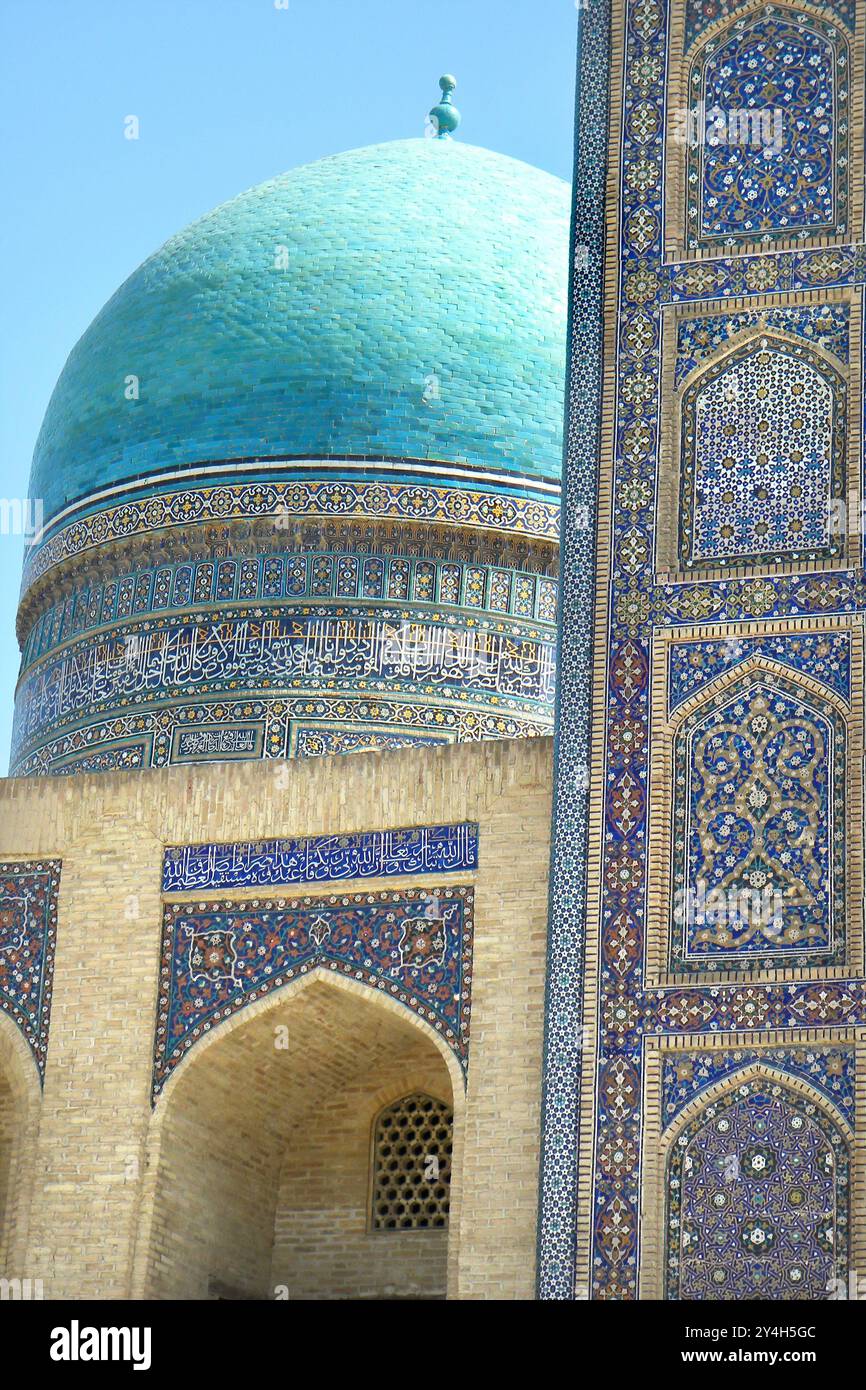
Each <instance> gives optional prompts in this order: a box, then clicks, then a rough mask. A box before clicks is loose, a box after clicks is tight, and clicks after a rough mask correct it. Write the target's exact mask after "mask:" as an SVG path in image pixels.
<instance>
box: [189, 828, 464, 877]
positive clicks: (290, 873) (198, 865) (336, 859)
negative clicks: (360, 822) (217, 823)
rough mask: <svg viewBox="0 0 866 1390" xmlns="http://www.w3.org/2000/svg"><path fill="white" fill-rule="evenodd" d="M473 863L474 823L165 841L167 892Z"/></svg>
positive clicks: (448, 869) (443, 869) (451, 868)
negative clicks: (213, 841) (297, 836)
mask: <svg viewBox="0 0 866 1390" xmlns="http://www.w3.org/2000/svg"><path fill="white" fill-rule="evenodd" d="M477 868H478V826H477V824H476V823H474V822H472V821H463V822H461V823H460V824H458V825H423V826H415V827H412V828H411V829H408V830H371V831H367V832H365V833H362V834H354V835H311V836H308V837H306V838H305V839H301V840H260V841H258V842H249V841H246V842H243V843H239V844H225V845H170V846H168V847H167V848H166V851H165V854H164V855H163V861H162V891H163V892H164V893H186V892H191V893H194V892H203V891H204V890H205V889H217V890H231V889H235V888H271V887H275V886H282V885H284V884H290V883H322V882H329V883H330V882H333V881H335V880H337V879H349V878H390V877H391V876H392V875H394V874H442V873H444V874H450V873H460V872H462V871H463V870H464V869H477Z"/></svg>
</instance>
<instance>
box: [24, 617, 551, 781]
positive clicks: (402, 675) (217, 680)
mask: <svg viewBox="0 0 866 1390" xmlns="http://www.w3.org/2000/svg"><path fill="white" fill-rule="evenodd" d="M552 636H553V633H552V630H551V628H550V627H549V626H539V625H535V624H532V623H522V622H520V621H518V620H515V619H511V618H505V617H498V616H496V615H493V614H490V613H478V614H468V613H466V612H464V613H461V614H454V613H450V614H449V613H448V612H443V611H441V610H438V609H436V608H433V607H432V605H431V606H430V607H429V608H424V607H421V608H392V607H387V608H386V607H381V608H380V607H378V606H366V605H358V606H355V607H352V606H346V607H342V606H340V607H338V606H336V605H331V606H330V607H329V608H327V609H325V610H322V609H321V608H319V607H317V606H294V605H291V606H290V605H282V604H273V605H270V606H265V607H260V608H238V609H233V610H230V611H229V612H227V613H223V612H220V611H218V610H217V611H210V612H208V611H198V612H197V611H195V610H193V611H190V612H186V613H183V614H180V615H177V616H176V617H174V616H172V617H168V616H158V617H152V618H143V619H140V620H139V621H137V622H135V623H126V624H124V625H122V626H118V627H114V628H110V629H107V630H104V631H99V632H96V633H94V634H92V635H91V636H89V637H81V638H78V639H76V640H75V641H74V642H70V643H68V644H67V645H66V646H63V647H61V648H59V649H58V650H57V651H56V652H52V653H51V654H50V655H48V656H45V657H43V658H42V659H41V660H40V661H39V662H37V663H36V664H35V665H33V666H31V667H30V669H29V671H27V672H26V673H25V674H24V675H23V676H22V678H21V680H20V682H19V685H18V689H17V691H16V701H15V721H14V731H13V741H12V754H11V763H12V766H13V767H14V768H15V771H16V775H20V772H19V769H20V767H21V765H22V764H24V763H25V762H26V760H27V759H28V758H29V755H30V753H31V752H32V751H34V749H35V747H36V746H38V745H41V744H43V743H44V742H45V741H46V740H47V738H48V737H49V736H53V737H55V738H56V737H57V736H58V734H59V733H60V732H61V731H62V730H63V729H66V728H69V727H80V726H81V725H85V724H93V723H94V722H95V721H96V720H97V719H98V718H99V717H100V716H104V717H106V718H108V717H111V716H115V717H117V716H119V715H122V714H125V713H127V712H128V711H130V710H139V711H141V712H142V713H144V712H145V711H153V713H154V714H155V715H156V716H157V718H159V716H160V715H161V714H163V713H167V714H168V715H169V721H170V720H171V715H172V713H173V712H174V711H176V708H177V705H178V702H179V701H180V700H182V699H183V698H189V697H190V696H193V697H198V698H199V699H205V698H208V699H210V700H212V701H213V703H214V704H215V705H219V704H220V702H221V699H225V698H227V697H231V696H234V697H237V696H239V695H241V694H243V693H247V694H248V695H249V697H250V699H254V698H255V697H256V696H257V695H259V694H260V693H261V692H262V691H265V690H266V691H267V692H268V694H269V695H271V696H277V695H284V696H286V697H293V698H298V697H300V696H303V695H304V694H306V695H308V696H315V695H316V694H319V693H324V692H325V691H335V692H336V691H342V692H344V693H345V694H346V695H347V696H349V697H353V696H358V695H362V694H363V693H364V692H367V693H368V694H369V695H370V696H373V697H375V696H379V697H389V698H390V699H391V700H393V701H394V702H395V703H396V704H398V706H402V707H403V708H404V709H405V708H406V707H407V706H409V705H411V704H413V703H414V701H415V699H416V698H417V697H418V696H419V695H423V696H425V697H427V698H430V699H432V700H433V701H435V702H436V703H438V704H439V705H440V707H441V708H442V709H443V713H444V710H445V709H447V707H448V706H449V705H450V704H451V703H452V702H453V701H459V700H460V699H461V697H462V696H467V697H468V698H469V699H470V700H471V701H472V702H473V703H474V704H475V705H477V706H480V708H481V709H484V708H485V707H486V708H487V709H488V710H493V709H496V710H502V711H506V710H510V711H512V712H514V713H515V714H523V713H525V714H528V715H530V716H532V715H535V716H536V717H538V718H540V719H541V720H542V721H544V720H545V716H547V719H548V721H549V719H550V709H551V706H552V703H553V693H554V680H555V661H554V649H553V642H552ZM401 695H402V697H403V698H402V700H401V699H400V698H399V697H400V696H401ZM308 712H309V713H312V710H310V711H308ZM163 722H164V723H165V721H163ZM346 722H348V721H346Z"/></svg>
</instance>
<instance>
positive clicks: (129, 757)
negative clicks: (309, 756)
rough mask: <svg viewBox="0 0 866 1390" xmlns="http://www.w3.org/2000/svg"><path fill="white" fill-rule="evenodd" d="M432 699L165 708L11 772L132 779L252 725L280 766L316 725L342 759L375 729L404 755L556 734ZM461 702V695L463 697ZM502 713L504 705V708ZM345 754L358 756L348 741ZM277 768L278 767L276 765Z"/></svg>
mask: <svg viewBox="0 0 866 1390" xmlns="http://www.w3.org/2000/svg"><path fill="white" fill-rule="evenodd" d="M434 694H435V692H434V691H432V690H430V689H429V688H428V687H422V688H421V690H420V691H419V692H418V697H417V698H414V699H410V700H407V701H406V703H405V704H404V703H401V702H400V701H399V700H395V699H387V698H383V697H382V696H379V695H374V694H370V695H367V696H363V695H353V694H351V693H346V694H344V695H327V694H323V693H321V692H317V691H310V692H308V693H307V694H306V695H301V696H292V697H291V698H288V697H284V696H275V697H273V698H270V699H262V698H260V697H259V696H251V697H249V698H246V699H232V700H229V699H225V698H219V697H216V696H214V697H213V698H212V699H210V700H206V701H202V702H198V701H195V700H190V699H189V698H188V697H187V698H178V699H177V700H173V701H172V703H171V704H170V705H168V706H162V707H159V706H157V707H156V708H155V709H151V710H146V711H143V712H142V711H138V712H136V713H131V714H130V713H123V714H118V713H116V712H115V713H113V714H111V715H109V716H107V717H103V718H100V719H96V720H93V721H92V722H89V723H87V724H85V725H83V727H77V728H73V729H69V730H67V731H65V732H63V733H58V734H57V735H56V736H55V737H53V738H49V739H46V740H44V741H43V742H41V743H39V745H38V746H36V747H34V748H33V749H32V751H30V752H28V753H27V754H26V755H22V756H21V757H20V758H19V760H18V761H16V762H14V763H12V764H11V767H10V774H11V776H13V777H44V776H53V775H55V774H57V775H61V776H66V775H68V774H71V773H76V772H113V771H115V770H118V769H122V770H124V771H131V770H134V769H138V768H143V767H168V766H169V765H170V764H171V762H172V761H173V756H174V755H176V752H177V746H178V738H177V736H178V733H179V732H184V731H201V730H202V729H206V730H207V732H208V735H209V736H212V735H213V734H214V732H215V730H216V728H225V729H226V730H228V731H229V732H230V733H231V735H232V737H233V738H236V737H238V736H239V734H240V733H241V732H243V730H244V729H248V728H249V727H250V723H251V721H253V722H256V723H257V722H258V721H263V722H264V727H265V737H264V745H263V747H262V749H261V756H262V758H263V759H264V760H265V761H271V760H280V759H282V758H289V757H292V756H294V755H295V754H297V755H298V756H304V754H305V752H306V751H307V750H306V749H304V748H297V747H296V746H295V743H294V738H295V734H296V733H298V732H302V731H303V729H305V728H307V727H308V726H309V724H310V721H314V722H315V724H316V729H317V733H320V734H324V732H327V733H328V735H329V743H330V748H329V750H328V751H331V752H337V751H340V750H339V749H338V748H336V747H335V746H334V742H335V740H336V739H338V738H339V737H340V736H341V735H342V734H343V733H345V732H346V731H347V728H349V729H352V728H356V729H359V730H364V729H367V728H369V727H370V726H371V725H372V726H374V727H376V728H377V729H378V731H379V742H378V746H380V747H382V746H385V745H384V744H383V742H382V739H383V737H386V736H385V735H383V734H382V729H383V727H384V726H389V727H390V728H392V729H393V739H394V741H393V743H389V744H388V745H387V746H388V747H398V748H399V747H402V746H403V743H404V740H405V738H406V737H407V735H411V736H413V737H416V738H417V737H423V736H425V734H430V735H432V736H433V739H434V741H436V742H439V743H441V742H443V741H444V742H452V743H457V742H459V743H477V742H479V741H481V740H482V739H488V738H539V737H544V736H546V735H549V734H550V732H551V723H552V720H551V717H550V715H548V714H544V715H542V716H541V717H540V718H531V717H527V715H526V713H524V712H523V711H515V710H513V709H511V708H509V707H507V706H505V707H499V708H498V709H496V710H484V709H478V708H477V707H476V704H475V702H474V701H472V700H469V699H467V700H463V699H462V698H460V699H458V700H457V701H456V702H455V703H454V705H453V707H450V708H449V707H444V708H443V706H442V705H441V704H439V703H437V702H436V701H435V700H434V699H433V698H432V697H433V696H434ZM458 695H459V696H461V697H462V695H463V692H458ZM503 705H504V702H503ZM345 751H346V752H352V751H353V745H352V740H351V738H349V741H348V744H347V746H346V748H345ZM224 757H225V752H222V753H216V754H214V755H212V756H211V757H207V756H199V757H197V759H196V760H197V761H199V762H204V761H222V760H223V759H224ZM272 766H274V767H275V770H276V763H275V762H272Z"/></svg>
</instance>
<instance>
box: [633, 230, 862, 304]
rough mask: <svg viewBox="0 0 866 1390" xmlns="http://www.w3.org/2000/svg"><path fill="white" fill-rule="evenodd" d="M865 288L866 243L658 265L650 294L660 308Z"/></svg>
mask: <svg viewBox="0 0 866 1390" xmlns="http://www.w3.org/2000/svg"><path fill="white" fill-rule="evenodd" d="M862 284H866V243H863V242H857V243H855V244H851V245H849V246H832V247H828V248H825V249H821V250H811V251H786V252H783V253H782V254H781V255H771V254H766V255H754V256H731V257H728V258H723V259H718V260H717V259H716V258H715V257H714V258H713V259H712V260H709V261H677V262H675V263H674V264H672V265H666V266H660V267H659V269H658V272H657V280H656V282H655V283H654V285H653V291H654V292H655V291H656V290H657V291H658V302H659V304H678V303H681V302H684V301H686V300H690V299H700V300H704V301H705V302H706V303H712V302H713V301H714V300H717V299H729V298H734V297H735V296H737V295H757V294H776V293H779V292H788V291H796V290H815V289H822V290H823V289H831V288H835V287H837V286H844V285H862Z"/></svg>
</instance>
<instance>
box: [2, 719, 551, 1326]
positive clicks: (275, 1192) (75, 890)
mask: <svg viewBox="0 0 866 1390" xmlns="http://www.w3.org/2000/svg"><path fill="white" fill-rule="evenodd" d="M550 780H551V746H550V742H549V741H548V740H532V741H524V742H514V743H509V742H504V741H503V742H500V743H488V744H478V745H460V746H452V747H446V748H437V749H405V750H402V751H400V752H397V753H389V754H382V755H355V756H349V757H338V758H332V759H311V760H308V761H298V762H292V763H288V764H273V765H271V764H265V765H262V764H256V765H247V766H243V765H231V764H224V765H219V766H213V767H206V766H202V767H198V768H194V769H191V770H187V769H177V768H175V769H168V770H166V771H164V772H156V773H144V774H129V775H121V774H112V775H108V776H93V777H76V778H72V779H62V780H32V781H30V780H28V781H9V780H7V781H4V782H2V783H0V855H2V857H3V858H4V859H16V858H20V859H32V858H37V857H39V856H49V855H50V856H52V857H57V858H60V859H62V861H63V870H62V877H61V888H60V921H59V929H58V943H57V960H56V971H55V992H54V1006H53V1014H52V1023H51V1033H50V1041H49V1050H48V1066H47V1072H46V1079H45V1089H44V1093H43V1095H42V1099H41V1102H40V1103H39V1104H38V1106H37V1107H35V1116H34V1114H33V1113H31V1114H30V1116H29V1118H27V1117H25V1106H24V1103H23V1101H22V1102H21V1103H20V1104H18V1103H17V1102H16V1104H15V1106H14V1107H13V1113H14V1116H15V1119H14V1123H15V1124H16V1125H17V1126H18V1131H17V1132H18V1133H19V1137H20V1139H21V1142H20V1146H19V1147H20V1150H21V1153H20V1159H18V1160H16V1164H18V1166H19V1168H20V1171H21V1172H22V1173H23V1172H26V1173H28V1174H30V1175H31V1177H32V1189H33V1196H32V1201H31V1200H30V1198H29V1197H28V1198H27V1201H26V1203H25V1206H26V1210H25V1211H22V1213H21V1220H20V1221H19V1231H20V1232H23V1233H25V1234H26V1239H24V1238H23V1237H22V1239H21V1240H19V1242H18V1249H17V1253H16V1257H15V1268H14V1269H10V1272H11V1273H12V1274H14V1275H18V1276H19V1277H30V1278H42V1279H43V1280H44V1282H45V1293H46V1297H73V1298H74V1297H90V1296H101V1297H128V1296H130V1295H133V1296H136V1295H138V1294H140V1293H145V1294H147V1295H148V1296H157V1297H160V1296H161V1297H166V1296H169V1297H178V1296H181V1297H183V1296H185V1297H194V1298H195V1297H205V1296H218V1295H220V1294H222V1295H223V1296H273V1288H274V1286H275V1285H277V1284H282V1285H286V1286H287V1289H288V1293H289V1296H294V1297H304V1296H311V1295H315V1296H317V1297H318V1296H327V1295H337V1296H339V1295H340V1294H341V1293H343V1292H350V1291H352V1292H355V1293H367V1294H370V1295H374V1294H377V1293H378V1294H381V1293H383V1292H385V1291H386V1290H387V1289H394V1290H395V1291H396V1292H398V1293H399V1292H401V1291H402V1292H404V1293H406V1294H411V1293H412V1292H413V1291H414V1290H415V1288H416V1286H417V1290H418V1291H419V1292H420V1291H423V1292H427V1293H435V1292H436V1291H438V1290H439V1289H440V1288H441V1286H442V1280H443V1274H442V1260H443V1255H442V1250H441V1245H442V1242H441V1240H437V1237H436V1236H435V1234H433V1235H430V1236H428V1235H426V1234H422V1233H419V1234H418V1235H417V1236H415V1235H411V1236H403V1237H388V1236H378V1235H377V1236H371V1235H368V1234H367V1231H366V1207H367V1193H366V1183H367V1180H368V1157H369V1142H370V1127H371V1124H372V1120H373V1117H374V1115H375V1113H376V1112H377V1110H378V1109H379V1108H380V1107H381V1105H383V1104H386V1103H389V1102H390V1101H391V1100H393V1099H395V1098H396V1096H397V1095H399V1094H401V1093H402V1094H405V1093H406V1092H408V1091H410V1090H414V1089H419V1088H420V1089H426V1090H429V1091H430V1092H431V1093H432V1094H435V1095H438V1096H441V1097H442V1098H443V1099H446V1100H449V1101H450V1099H451V1093H452V1092H453V1094H454V1104H455V1115H456V1118H455V1175H454V1180H453V1192H452V1222H451V1230H450V1233H449V1242H448V1255H447V1261H448V1288H449V1293H450V1295H451V1296H457V1297H464V1298H484V1297H506V1298H509V1297H510V1298H514V1297H529V1296H531V1294H532V1290H533V1283H534V1249H535V1205H536V1182H537V1163H538V1124H539V1103H540V1072H541V1047H542V1033H543V994H544V948H545V924H546V911H547V855H548V818H549V812H550ZM464 819H469V820H478V821H479V822H480V825H481V851H480V867H479V869H478V870H477V872H475V873H467V874H461V875H458V876H457V877H458V878H459V880H460V881H462V882H472V883H473V884H474V886H475V894H476V898H475V906H476V911H475V923H476V926H475V930H476V944H475V968H474V985H473V1009H472V1041H471V1052H470V1069H469V1084H468V1091H467V1092H466V1094H465V1096H464V1094H463V1086H462V1081H460V1080H459V1076H458V1074H457V1068H456V1064H454V1063H453V1061H452V1062H451V1063H450V1064H449V1063H448V1062H447V1061H446V1059H444V1057H443V1055H442V1054H441V1052H439V1051H437V1049H436V1046H435V1044H434V1043H432V1042H431V1041H430V1035H429V1034H427V1033H425V1032H424V1031H423V1029H422V1027H421V1025H419V1024H418V1023H417V1022H416V1021H414V1020H413V1018H412V1016H410V1015H409V1014H408V1012H405V1011H403V1010H401V1009H400V1006H399V1005H397V1004H394V1003H392V1002H391V1001H382V1000H381V999H380V998H379V997H378V996H375V995H373V993H372V992H371V991H368V990H365V989H364V987H363V986H356V987H355V990H354V992H352V993H351V998H350V997H349V994H347V993H346V992H345V991H344V992H343V994H342V995H341V996H340V997H338V996H337V991H336V989H335V988H333V987H331V988H325V986H324V985H322V986H321V987H319V985H318V984H316V985H315V986H313V985H310V986H309V987H307V988H306V989H303V990H297V991H296V990H294V987H293V986H290V987H288V988H287V989H286V990H284V991H282V992H281V994H280V995H279V996H275V997H274V998H272V999H267V1000H265V1001H262V1006H260V1005H258V1004H257V1005H253V1006H251V1008H250V1009H248V1010H245V1011H243V1012H242V1013H240V1014H238V1015H236V1016H235V1017H234V1018H233V1019H232V1020H231V1021H230V1022H227V1023H226V1024H224V1025H223V1026H222V1028H221V1029H219V1030H216V1031H215V1032H214V1033H212V1034H211V1035H210V1036H209V1038H208V1039H207V1040H206V1041H205V1042H203V1043H202V1044H200V1045H199V1046H198V1048H197V1049H194V1050H193V1052H192V1054H191V1056H190V1058H189V1060H188V1061H187V1062H186V1063H184V1065H183V1066H182V1067H181V1068H179V1069H178V1071H177V1072H176V1074H175V1076H174V1078H173V1079H172V1081H171V1082H170V1083H169V1085H168V1086H167V1087H166V1090H165V1092H164V1094H163V1096H162V1098H161V1099H160V1101H159V1103H158V1104H157V1106H156V1109H155V1110H154V1111H151V1107H150V1103H149V1083H150V1068H151V1055H152V1045H153V1024H154V1010H155V1001H156V994H157V968H158V954H159V941H160V863H161V854H162V847H163V845H164V844H166V843H184V842H195V841H202V840H210V839H214V840H243V839H258V838H265V837H269V836H280V835H304V834H317V833H322V832H341V831H343V832H348V831H353V830H365V829H374V828H380V827H384V826H403V825H419V824H434V823H443V822H447V821H458V820H464ZM401 882H403V880H394V879H390V880H388V881H387V882H384V881H365V884H364V887H365V888H370V889H375V888H378V887H393V886H395V885H396V884H399V883H401ZM405 882H406V884H407V885H408V884H411V883H412V879H411V878H408V879H406V880H405ZM345 887H346V889H347V891H351V888H352V885H345ZM342 888H343V885H341V891H342ZM311 891H318V890H311ZM280 1020H282V1022H284V1024H285V1026H286V1028H287V1029H288V1036H289V1039H290V1046H289V1048H288V1049H287V1050H286V1051H282V1052H280V1051H278V1050H277V1049H275V1046H274V1028H275V1026H276V1023H277V1022H278V1021H280ZM0 1025H2V1031H3V1036H4V1037H7V1036H8V1031H7V1030H9V1029H11V1028H12V1024H11V1023H10V1021H9V1020H8V1019H6V1018H4V1017H2V1016H0ZM3 1070H4V1066H3V1054H2V1051H0V1071H3ZM25 1122H26V1125H29V1128H28V1129H27V1130H26V1133H23V1134H22V1132H21V1126H22V1124H25ZM323 1211H324V1212H326V1213H328V1215H327V1216H323V1215H322V1212H323ZM392 1240H393V1241H394V1242H396V1241H398V1240H399V1241H400V1242H401V1244H400V1246H399V1253H396V1252H397V1251H398V1246H397V1244H396V1243H395V1244H389V1241H392ZM313 1246H314V1247H315V1254H314V1255H312V1254H311V1253H310V1252H311V1247H313Z"/></svg>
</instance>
